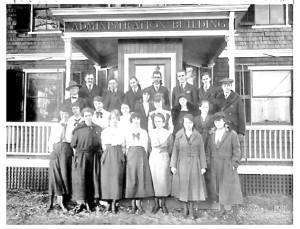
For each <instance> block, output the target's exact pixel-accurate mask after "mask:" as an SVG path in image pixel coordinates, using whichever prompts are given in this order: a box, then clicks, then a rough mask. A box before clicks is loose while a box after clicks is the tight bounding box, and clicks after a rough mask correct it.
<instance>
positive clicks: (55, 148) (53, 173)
mask: <svg viewBox="0 0 300 229" xmlns="http://www.w3.org/2000/svg"><path fill="white" fill-rule="evenodd" d="M60 117H61V121H60V122H59V123H58V124H57V125H55V126H54V127H53V128H52V129H51V134H50V138H49V142H48V149H49V152H50V166H49V194H50V201H49V209H48V211H50V210H51V209H53V198H54V195H57V202H58V204H59V206H60V207H61V209H62V210H63V211H64V212H65V211H67V209H66V207H65V205H64V203H63V198H64V197H67V196H69V195H71V193H72V183H71V168H72V157H73V150H72V148H71V147H70V142H69V141H68V139H67V138H66V137H67V136H66V130H67V122H68V118H69V113H68V109H66V108H65V107H63V109H62V110H61V111H60Z"/></svg>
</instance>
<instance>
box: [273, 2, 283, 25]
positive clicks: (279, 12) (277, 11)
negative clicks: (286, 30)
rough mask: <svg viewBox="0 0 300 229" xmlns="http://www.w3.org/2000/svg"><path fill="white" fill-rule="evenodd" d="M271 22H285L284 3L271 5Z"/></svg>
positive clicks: (276, 23)
mask: <svg viewBox="0 0 300 229" xmlns="http://www.w3.org/2000/svg"><path fill="white" fill-rule="evenodd" d="M270 24H271V25H284V24H285V10H284V5H270Z"/></svg>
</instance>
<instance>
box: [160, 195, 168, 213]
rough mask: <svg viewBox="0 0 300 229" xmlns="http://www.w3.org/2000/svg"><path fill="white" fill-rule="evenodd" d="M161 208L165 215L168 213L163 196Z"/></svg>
mask: <svg viewBox="0 0 300 229" xmlns="http://www.w3.org/2000/svg"><path fill="white" fill-rule="evenodd" d="M161 209H162V212H163V213H164V214H165V215H167V214H169V211H168V209H167V207H166V197H163V198H162V199H161Z"/></svg>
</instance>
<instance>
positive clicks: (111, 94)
mask: <svg viewBox="0 0 300 229" xmlns="http://www.w3.org/2000/svg"><path fill="white" fill-rule="evenodd" d="M117 87H118V81H117V80H116V79H115V78H111V79H110V80H109V81H108V90H107V91H105V92H104V93H103V98H104V102H103V105H104V106H103V107H104V109H105V110H106V111H108V112H110V111H112V110H113V109H117V110H119V111H120V112H121V105H122V103H123V101H124V98H125V94H124V92H122V91H120V90H118V89H117Z"/></svg>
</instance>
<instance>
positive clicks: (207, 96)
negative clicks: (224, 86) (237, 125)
mask: <svg viewBox="0 0 300 229" xmlns="http://www.w3.org/2000/svg"><path fill="white" fill-rule="evenodd" d="M218 90H219V88H217V87H215V86H212V85H210V87H209V88H208V90H207V91H206V92H205V91H204V89H203V87H200V88H198V89H197V97H198V103H199V104H200V103H201V102H202V101H203V100H207V101H208V102H209V103H210V105H211V106H210V107H211V109H212V107H213V105H214V103H215V102H216V101H215V100H216V96H217V91H218Z"/></svg>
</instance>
